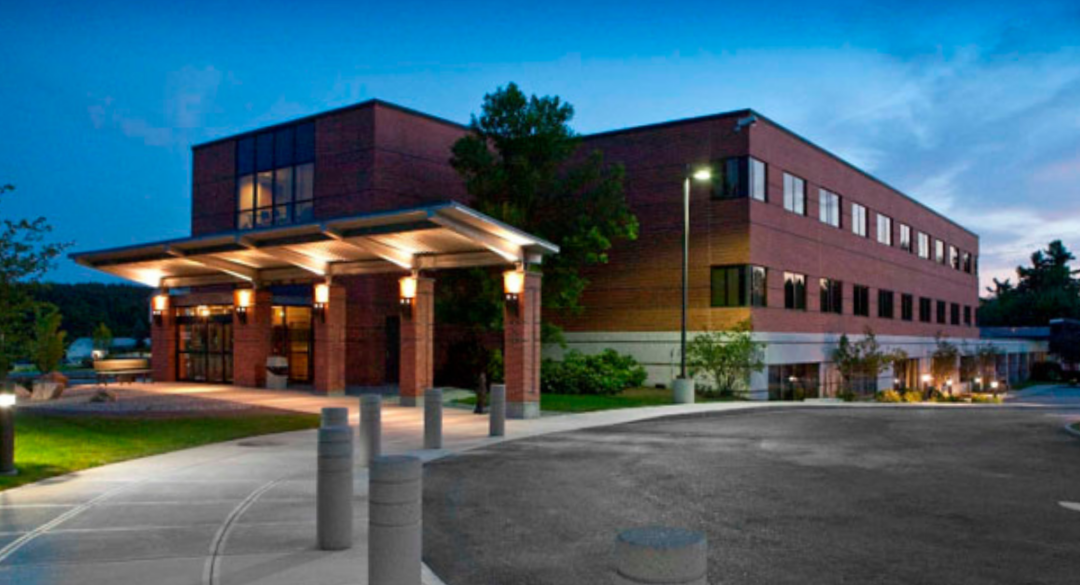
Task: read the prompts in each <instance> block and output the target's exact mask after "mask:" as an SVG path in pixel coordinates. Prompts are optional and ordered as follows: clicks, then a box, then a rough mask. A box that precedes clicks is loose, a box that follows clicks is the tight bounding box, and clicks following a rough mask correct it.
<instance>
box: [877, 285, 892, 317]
mask: <svg viewBox="0 0 1080 585" xmlns="http://www.w3.org/2000/svg"><path fill="white" fill-rule="evenodd" d="M894 308H895V299H894V298H893V293H892V291H891V290H879V291H878V293H877V316H878V317H880V318H882V319H892V318H893V314H894V313H893V310H894Z"/></svg>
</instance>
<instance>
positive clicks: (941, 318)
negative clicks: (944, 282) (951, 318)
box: [937, 301, 945, 325]
mask: <svg viewBox="0 0 1080 585" xmlns="http://www.w3.org/2000/svg"><path fill="white" fill-rule="evenodd" d="M937 322H938V323H939V324H941V325H944V324H945V301H938V302H937Z"/></svg>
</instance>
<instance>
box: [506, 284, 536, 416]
mask: <svg viewBox="0 0 1080 585" xmlns="http://www.w3.org/2000/svg"><path fill="white" fill-rule="evenodd" d="M524 277H525V282H524V285H523V289H522V291H521V294H520V295H519V296H518V299H517V308H516V310H515V309H514V307H513V306H512V305H511V304H510V303H509V302H508V303H507V304H506V305H505V308H504V310H503V336H504V338H503V369H504V377H505V382H506V415H507V416H508V417H510V418H536V417H538V416H540V303H541V300H542V299H541V296H540V285H541V283H542V276H541V275H540V274H539V273H537V272H529V271H526V272H525V274H524Z"/></svg>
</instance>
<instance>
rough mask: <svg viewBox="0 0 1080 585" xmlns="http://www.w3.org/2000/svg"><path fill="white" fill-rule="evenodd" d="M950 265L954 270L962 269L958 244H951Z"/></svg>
mask: <svg viewBox="0 0 1080 585" xmlns="http://www.w3.org/2000/svg"><path fill="white" fill-rule="evenodd" d="M949 266H952V268H953V270H960V251H959V250H957V249H956V246H949Z"/></svg>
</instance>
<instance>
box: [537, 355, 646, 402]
mask: <svg viewBox="0 0 1080 585" xmlns="http://www.w3.org/2000/svg"><path fill="white" fill-rule="evenodd" d="M646 377H647V375H646V373H645V368H644V366H642V365H641V364H639V363H637V360H635V359H634V358H633V357H631V356H628V355H622V354H620V353H618V352H616V351H615V350H613V349H606V350H604V351H603V352H602V353H599V354H596V355H585V354H583V353H581V352H579V351H576V350H570V351H568V352H566V355H564V356H563V359H562V361H555V360H550V359H548V360H544V361H543V362H542V364H541V366H540V391H541V392H544V393H548V394H601V395H610V394H618V393H619V392H622V391H623V390H625V389H627V388H634V387H636V386H641V385H642V384H644V383H645V378H646Z"/></svg>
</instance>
